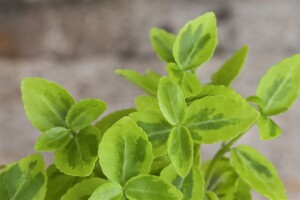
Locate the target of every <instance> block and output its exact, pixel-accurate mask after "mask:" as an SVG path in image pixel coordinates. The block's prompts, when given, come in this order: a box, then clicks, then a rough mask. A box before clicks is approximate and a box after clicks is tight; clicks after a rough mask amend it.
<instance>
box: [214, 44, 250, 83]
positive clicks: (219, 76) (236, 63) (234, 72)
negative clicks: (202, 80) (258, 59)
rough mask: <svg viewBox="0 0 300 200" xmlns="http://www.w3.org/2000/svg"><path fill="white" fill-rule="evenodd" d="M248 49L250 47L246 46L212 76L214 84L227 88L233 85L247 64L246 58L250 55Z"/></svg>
mask: <svg viewBox="0 0 300 200" xmlns="http://www.w3.org/2000/svg"><path fill="white" fill-rule="evenodd" d="M248 49H249V47H248V46H244V47H242V48H240V49H239V50H238V51H237V52H235V53H234V54H233V55H232V57H230V58H229V59H228V60H227V61H226V62H225V63H224V64H223V65H222V67H221V68H220V69H219V70H218V71H217V72H215V73H214V74H213V75H212V77H211V81H212V84H214V85H225V86H229V85H231V83H232V82H233V81H234V80H235V78H236V77H237V76H238V75H239V73H240V71H241V69H242V67H243V65H244V63H245V60H246V57H247V55H248Z"/></svg>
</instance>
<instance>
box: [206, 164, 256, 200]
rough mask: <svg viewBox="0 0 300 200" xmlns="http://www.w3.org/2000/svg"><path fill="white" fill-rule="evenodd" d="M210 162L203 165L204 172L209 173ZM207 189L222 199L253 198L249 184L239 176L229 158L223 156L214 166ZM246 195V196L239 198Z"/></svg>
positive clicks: (238, 199) (243, 199)
mask: <svg viewBox="0 0 300 200" xmlns="http://www.w3.org/2000/svg"><path fill="white" fill-rule="evenodd" d="M210 162H211V161H209V162H206V163H204V164H203V165H202V170H203V173H207V170H208V167H210ZM210 180H211V181H210V184H209V185H208V186H207V190H209V191H212V192H214V193H215V194H216V195H217V196H218V197H219V198H220V199H221V200H240V199H242V200H248V199H251V193H250V188H249V186H247V185H245V183H243V181H242V180H241V179H240V178H239V177H238V175H237V173H236V172H235V170H234V168H233V167H232V166H231V164H230V161H229V159H227V158H221V159H220V160H219V161H218V162H217V163H216V164H215V167H214V170H213V174H212V177H211V179H210ZM240 196H244V197H245V198H239V197H240Z"/></svg>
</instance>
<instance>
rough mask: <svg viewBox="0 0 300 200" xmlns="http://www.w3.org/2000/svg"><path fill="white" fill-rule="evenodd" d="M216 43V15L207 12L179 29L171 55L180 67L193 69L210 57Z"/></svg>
mask: <svg viewBox="0 0 300 200" xmlns="http://www.w3.org/2000/svg"><path fill="white" fill-rule="evenodd" d="M216 45H217V28H216V17H215V14H214V13H212V12H208V13H205V14H204V15H202V16H200V17H197V18H196V19H194V20H191V21H189V22H188V23H187V24H185V25H184V27H183V28H182V29H181V30H180V31H179V33H178V35H177V37H176V40H175V43H174V47H173V56H174V58H175V61H176V63H177V64H178V65H179V66H180V68H181V69H184V70H189V69H195V68H196V67H198V66H200V65H201V64H203V63H205V62H206V61H208V60H209V59H210V57H211V56H212V54H213V52H214V50H215V48H216Z"/></svg>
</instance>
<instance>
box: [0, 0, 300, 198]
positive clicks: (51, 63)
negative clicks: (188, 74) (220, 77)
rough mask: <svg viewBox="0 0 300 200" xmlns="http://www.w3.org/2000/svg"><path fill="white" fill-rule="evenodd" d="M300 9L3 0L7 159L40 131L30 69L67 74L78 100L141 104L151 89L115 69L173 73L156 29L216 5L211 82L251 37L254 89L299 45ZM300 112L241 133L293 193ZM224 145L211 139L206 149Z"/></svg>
mask: <svg viewBox="0 0 300 200" xmlns="http://www.w3.org/2000/svg"><path fill="white" fill-rule="evenodd" d="M299 10H300V1H299V0H285V1H282V0H251V1H240V0H226V1H222V0H211V1H208V0H206V1H205V0H164V1H160V0H151V1H149V0H109V1H104V0H0V163H1V164H7V163H9V162H12V161H15V160H17V159H20V158H21V157H23V156H25V155H28V154H31V153H33V152H34V151H33V145H34V141H35V139H36V138H37V137H38V135H39V133H38V131H36V130H35V129H33V128H32V126H31V124H30V122H29V121H28V120H27V119H26V117H25V114H24V111H23V107H22V103H21V95H20V81H21V80H22V79H23V78H24V77H28V76H39V77H44V78H47V79H50V80H52V81H55V82H58V83H59V84H61V85H63V86H64V87H65V88H67V89H68V90H69V91H70V92H71V93H72V94H73V95H74V96H75V97H76V99H80V98H84V97H95V98H101V99H104V100H105V101H107V102H108V105H109V107H108V111H113V110H116V109H120V108H128V107H132V106H133V105H134V97H135V96H136V95H138V94H141V93H142V92H141V91H140V90H138V89H136V88H135V87H133V86H132V85H130V84H129V83H127V82H126V81H125V80H123V79H122V78H121V77H118V76H116V75H115V74H114V70H115V69H117V68H132V69H136V70H138V71H139V72H144V71H145V70H146V69H149V68H150V69H153V70H155V71H156V72H159V73H165V69H164V67H165V66H164V64H163V63H162V62H160V61H159V60H158V58H157V57H156V56H155V54H154V53H153V52H152V50H151V46H150V43H149V35H148V32H149V29H150V28H151V27H154V26H155V27H160V28H165V29H167V30H168V31H171V32H173V33H177V31H178V30H179V28H180V27H181V26H182V25H184V24H185V23H186V22H187V21H188V20H190V19H193V18H195V17H196V16H199V15H201V14H203V13H204V12H206V11H214V12H215V13H216V15H217V18H218V30H219V31H218V32H219V45H218V48H217V50H216V53H215V55H214V57H213V59H212V60H211V61H210V62H209V63H207V64H205V65H204V66H202V67H201V69H200V70H199V71H198V74H199V76H200V78H201V80H202V82H203V83H205V82H207V81H209V76H210V74H211V73H212V72H214V71H215V70H217V69H218V67H220V66H221V65H222V63H223V62H224V61H225V60H226V59H227V58H228V57H229V56H230V55H231V54H232V53H233V52H234V51H235V50H237V49H238V48H240V47H241V46H243V45H244V44H248V45H249V46H250V53H249V57H248V59H247V63H246V65H245V67H244V70H243V71H242V73H241V76H240V77H239V78H238V79H237V81H236V82H235V83H234V85H233V87H234V88H235V89H236V90H237V91H238V92H240V93H241V94H242V95H244V96H249V95H253V94H255V90H256V85H257V84H258V81H259V79H260V78H261V76H262V75H263V74H264V73H265V72H266V70H267V69H268V68H269V67H271V66H272V65H274V64H276V63H277V62H278V61H280V60H281V59H283V58H285V57H288V56H291V55H293V54H297V53H300V45H299V44H300V13H299ZM299 78H300V77H299ZM299 119H300V101H298V102H296V103H295V105H294V106H293V108H292V109H291V110H289V112H287V113H286V114H284V115H282V116H280V117H276V118H275V121H276V122H277V123H278V124H279V125H280V126H281V127H282V129H283V135H282V136H281V137H280V138H278V139H277V140H275V141H267V142H261V141H260V140H259V139H258V132H257V128H256V127H253V128H252V130H251V132H249V133H248V134H247V135H246V136H244V137H243V139H242V141H241V143H246V144H250V145H252V146H255V147H256V148H258V149H259V150H260V151H261V152H262V153H264V154H265V155H266V156H267V157H268V158H269V159H270V160H271V161H272V162H273V163H274V164H275V165H276V167H277V168H278V171H279V174H280V176H281V177H282V178H283V180H284V183H285V186H286V188H287V191H288V194H289V199H291V200H296V199H300V173H299V169H300V156H299V143H300V133H299V129H300V124H299ZM215 151H216V149H215V148H214V147H213V148H208V147H206V146H204V150H203V154H204V157H205V158H207V157H209V156H212V155H213V153H214V152H215ZM255 199H263V198H260V197H257V198H255Z"/></svg>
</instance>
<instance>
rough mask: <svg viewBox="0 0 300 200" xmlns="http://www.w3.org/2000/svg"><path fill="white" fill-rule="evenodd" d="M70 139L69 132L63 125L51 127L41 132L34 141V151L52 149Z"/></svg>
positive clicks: (57, 147) (61, 145)
mask: <svg viewBox="0 0 300 200" xmlns="http://www.w3.org/2000/svg"><path fill="white" fill-rule="evenodd" d="M70 140H71V133H70V132H69V131H68V129H66V128H64V127H55V128H51V129H49V130H48V131H45V132H44V133H42V134H41V135H40V136H39V137H38V139H37V141H36V142H35V146H34V149H35V150H36V151H53V150H56V149H59V148H61V147H63V146H64V145H66V144H67V143H68V142H69V141H70Z"/></svg>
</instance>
